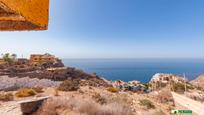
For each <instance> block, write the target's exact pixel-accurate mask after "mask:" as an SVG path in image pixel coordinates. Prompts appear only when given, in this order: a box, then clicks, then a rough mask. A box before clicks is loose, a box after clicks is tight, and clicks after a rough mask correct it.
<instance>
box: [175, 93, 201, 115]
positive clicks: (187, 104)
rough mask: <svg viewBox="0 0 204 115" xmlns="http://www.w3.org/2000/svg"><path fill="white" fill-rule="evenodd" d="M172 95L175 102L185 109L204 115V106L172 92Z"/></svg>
mask: <svg viewBox="0 0 204 115" xmlns="http://www.w3.org/2000/svg"><path fill="white" fill-rule="evenodd" d="M172 95H173V97H174V101H175V102H176V103H177V104H179V105H181V106H183V107H184V109H185V108H187V109H189V110H192V111H193V112H194V113H195V114H197V115H204V104H202V103H200V102H198V101H194V100H192V99H190V98H188V97H185V96H183V95H180V94H177V93H174V92H172ZM182 109H183V108H182Z"/></svg>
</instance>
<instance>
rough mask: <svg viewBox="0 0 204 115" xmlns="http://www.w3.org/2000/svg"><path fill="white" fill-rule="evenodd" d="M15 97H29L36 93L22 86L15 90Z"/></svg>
mask: <svg viewBox="0 0 204 115" xmlns="http://www.w3.org/2000/svg"><path fill="white" fill-rule="evenodd" d="M15 95H16V97H29V96H34V95H36V92H35V91H34V90H33V89H31V88H23V89H20V90H18V91H17V92H16V94H15Z"/></svg>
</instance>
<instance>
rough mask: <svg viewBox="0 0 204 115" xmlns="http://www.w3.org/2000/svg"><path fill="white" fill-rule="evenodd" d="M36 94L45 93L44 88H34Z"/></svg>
mask: <svg viewBox="0 0 204 115" xmlns="http://www.w3.org/2000/svg"><path fill="white" fill-rule="evenodd" d="M32 89H33V90H34V91H35V92H36V93H43V92H44V91H43V88H42V87H34V88H32Z"/></svg>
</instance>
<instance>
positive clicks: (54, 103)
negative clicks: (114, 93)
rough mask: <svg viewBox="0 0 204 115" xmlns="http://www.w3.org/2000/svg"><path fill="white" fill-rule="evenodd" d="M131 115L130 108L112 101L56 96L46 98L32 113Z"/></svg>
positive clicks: (48, 114) (49, 114)
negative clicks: (105, 102)
mask: <svg viewBox="0 0 204 115" xmlns="http://www.w3.org/2000/svg"><path fill="white" fill-rule="evenodd" d="M62 113H63V114H67V115H132V111H131V110H130V108H128V107H126V106H124V105H122V104H120V103H117V102H114V103H107V104H103V105H101V104H99V103H97V102H95V101H93V100H91V99H83V100H82V99H78V98H62V97H57V98H53V99H49V100H47V101H46V102H45V103H44V104H43V106H42V108H41V109H40V110H39V111H38V112H37V113H35V114H34V115H56V114H62Z"/></svg>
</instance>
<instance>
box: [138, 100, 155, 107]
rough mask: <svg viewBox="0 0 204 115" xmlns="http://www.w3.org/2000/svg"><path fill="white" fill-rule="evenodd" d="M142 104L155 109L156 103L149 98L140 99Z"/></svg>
mask: <svg viewBox="0 0 204 115" xmlns="http://www.w3.org/2000/svg"><path fill="white" fill-rule="evenodd" d="M140 105H141V106H144V107H145V108H146V109H154V108H155V105H154V104H153V103H152V102H151V101H150V100H148V99H142V100H140Z"/></svg>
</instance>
